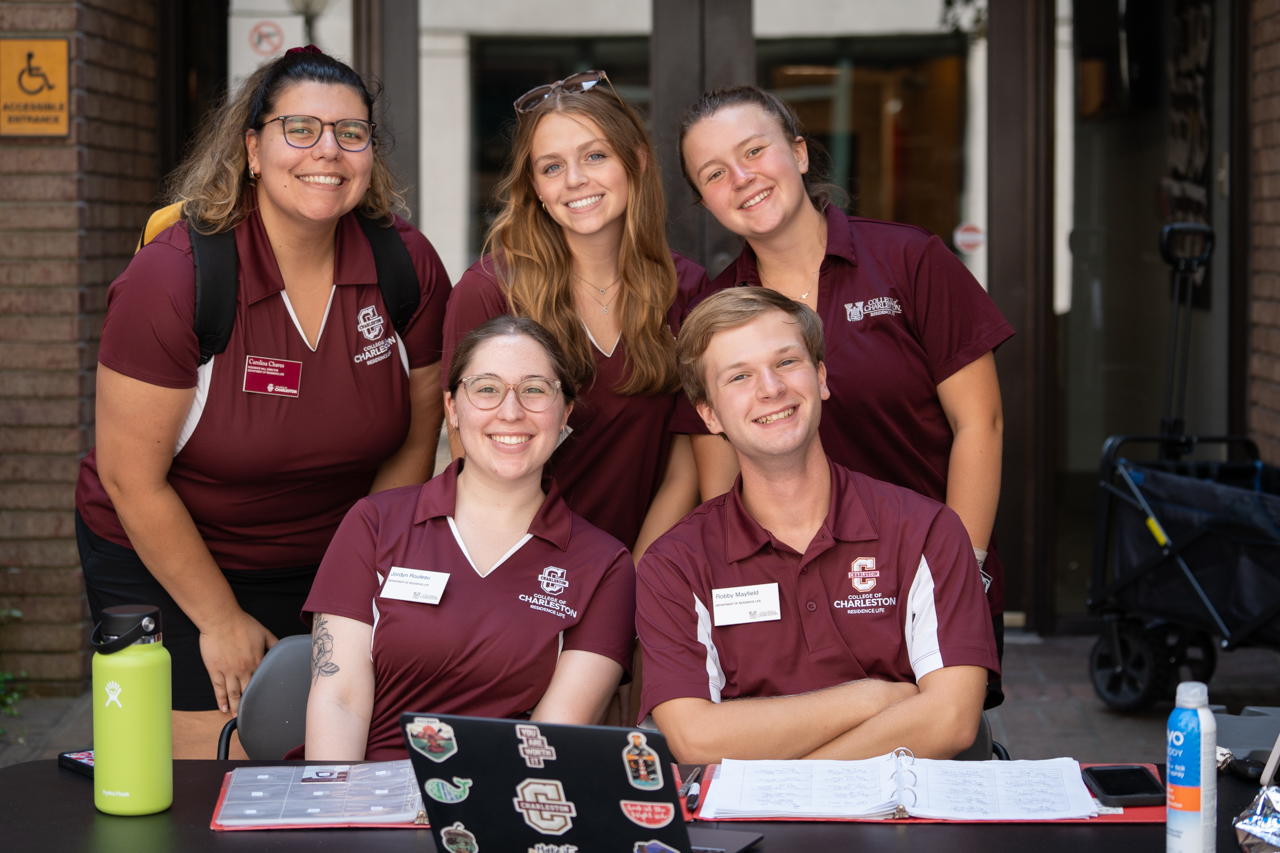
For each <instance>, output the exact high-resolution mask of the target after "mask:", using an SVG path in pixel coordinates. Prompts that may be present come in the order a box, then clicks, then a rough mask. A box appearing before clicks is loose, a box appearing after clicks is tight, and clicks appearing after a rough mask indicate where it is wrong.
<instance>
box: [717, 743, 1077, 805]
mask: <svg viewBox="0 0 1280 853" xmlns="http://www.w3.org/2000/svg"><path fill="white" fill-rule="evenodd" d="M1097 815H1098V809H1097V805H1096V803H1095V802H1094V799H1093V797H1092V796H1091V795H1090V793H1089V790H1088V789H1087V788H1086V787H1085V785H1084V781H1083V779H1081V777H1080V765H1079V764H1078V763H1077V762H1076V761H1074V760H1073V759H1070V758H1054V759H1050V760H1048V761H935V760H930V759H916V758H914V757H912V756H911V755H910V753H909V752H906V751H905V750H903V751H900V752H897V753H891V754H889V755H883V756H880V757H879V758H870V759H866V760H863V761H734V760H732V759H729V760H726V761H725V762H724V763H723V764H721V765H720V767H719V769H718V771H717V772H716V773H715V775H714V778H713V781H712V782H711V784H710V789H709V790H707V791H706V794H705V797H704V801H703V804H702V808H701V809H700V810H699V814H698V817H700V818H702V819H703V820H724V819H734V818H738V819H744V818H754V819H768V818H792V819H801V820H803V819H810V820H824V819H825V820H833V819H834V820H840V819H877V818H880V819H883V818H893V817H899V818H904V817H914V818H929V819H935V820H951V821H1056V820H1071V819H1081V818H1091V817H1096V816H1097Z"/></svg>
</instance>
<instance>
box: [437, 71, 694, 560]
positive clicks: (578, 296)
mask: <svg viewBox="0 0 1280 853" xmlns="http://www.w3.org/2000/svg"><path fill="white" fill-rule="evenodd" d="M515 109H516V116H517V121H518V124H517V126H516V131H515V139H514V145H513V150H512V154H511V159H510V161H509V162H508V164H507V168H506V171H505V173H504V174H503V177H502V180H501V182H500V183H499V184H498V190H497V197H498V200H499V202H500V204H501V209H500V211H499V213H498V215H497V218H496V219H495V220H494V222H493V225H492V226H491V227H490V229H489V234H488V237H487V239H486V242H485V249H486V252H488V254H485V256H484V257H483V258H481V260H480V261H478V262H477V263H476V264H474V265H473V266H472V267H471V268H470V269H469V270H467V271H466V272H465V273H463V275H462V278H461V279H459V281H458V284H457V286H456V287H455V288H454V290H453V294H452V295H451V296H450V297H449V310H448V313H447V315H446V317H445V346H444V366H445V367H444V370H445V373H446V374H447V373H448V369H449V360H450V358H451V353H452V351H453V348H454V346H456V344H457V342H458V341H459V340H460V339H461V338H462V337H463V336H464V335H465V334H466V333H467V332H469V331H470V330H471V329H474V328H475V327H477V326H479V325H480V324H481V323H483V322H484V321H485V320H487V319H489V318H490V317H496V316H499V315H501V314H515V315H517V316H521V317H528V318H530V319H532V320H535V321H536V322H538V323H539V324H541V325H542V326H543V327H545V328H546V329H547V331H549V332H550V333H551V335H552V336H553V337H554V338H555V339H556V341H557V342H558V343H559V345H560V347H561V349H563V350H564V352H565V356H566V358H567V359H568V363H569V368H570V371H571V373H572V375H573V377H574V381H575V382H576V383H577V384H578V385H580V386H581V387H582V393H581V397H580V399H579V401H578V405H577V406H575V407H574V410H573V413H572V415H571V416H570V418H569V422H568V427H567V429H566V430H565V431H564V434H563V437H562V439H561V443H560V446H559V447H558V448H557V450H556V452H555V454H554V455H553V456H552V457H551V460H550V462H548V464H547V470H548V472H549V473H550V474H551V475H552V476H553V477H555V480H556V483H557V485H558V486H559V488H560V493H561V494H562V495H563V496H564V499H565V501H566V503H568V505H569V507H570V509H572V510H573V511H574V512H576V513H578V514H579V515H581V516H583V517H584V518H586V520H587V521H589V522H591V523H592V524H594V525H595V526H597V527H599V528H601V529H602V530H604V531H606V532H607V533H609V534H611V535H612V536H614V537H615V538H617V539H618V540H619V541H621V542H622V543H623V544H624V545H626V546H627V547H628V548H630V549H632V552H633V553H634V554H635V555H636V556H637V557H639V555H640V554H642V553H643V552H644V549H645V548H646V547H647V546H648V544H649V543H650V542H652V541H653V540H654V539H656V538H657V537H658V536H659V535H661V534H662V533H664V532H666V530H667V529H668V528H669V527H671V525H672V524H674V523H675V522H677V521H679V520H680V519H681V518H682V517H683V516H684V515H685V513H687V512H689V511H690V510H691V509H693V508H694V506H695V505H696V504H697V479H696V474H695V471H694V464H693V454H692V451H691V450H690V446H689V441H688V439H687V438H686V437H684V436H675V437H674V439H673V436H672V434H671V433H670V432H669V431H668V429H667V426H668V423H669V421H670V419H671V414H672V412H673V410H674V409H675V404H676V393H677V392H678V391H679V388H680V382H679V378H678V377H677V374H676V362H675V338H674V333H675V332H677V331H679V321H680V317H681V316H683V309H684V306H685V304H686V303H687V301H688V299H689V297H690V296H691V295H692V294H693V293H694V292H696V291H697V290H698V289H699V288H701V287H702V286H703V285H704V283H705V281H706V273H705V271H704V270H703V269H702V267H700V266H698V265H697V264H695V263H693V262H692V261H690V260H688V259H687V258H684V257H682V256H681V255H678V254H676V253H675V252H672V251H671V250H670V248H669V247H668V246H667V240H666V224H665V216H666V207H665V202H664V201H663V193H662V182H661V178H660V175H659V171H658V163H657V157H656V155H655V154H654V150H653V145H652V144H651V143H650V141H649V135H648V133H647V132H646V131H645V128H644V123H643V122H642V121H641V120H640V117H639V116H637V115H636V113H635V111H634V110H632V109H631V108H630V107H629V106H627V105H626V104H625V103H624V102H623V101H622V99H621V98H620V97H619V96H618V94H617V92H616V91H614V89H613V86H612V84H611V83H609V80H608V77H607V76H606V75H605V73H604V72H603V71H586V72H582V73H579V74H574V75H572V76H570V77H568V78H566V79H564V80H560V81H557V82H555V83H551V84H548V85H544V86H539V87H537V88H536V89H533V90H531V91H529V92H527V93H525V94H524V95H522V96H521V97H520V98H519V99H518V100H517V101H516V103H515ZM450 445H451V447H452V449H453V453H454V456H455V457H457V456H458V455H460V454H461V452H462V449H461V447H460V446H459V445H458V444H457V441H456V438H455V437H454V436H453V434H452V433H451V434H450Z"/></svg>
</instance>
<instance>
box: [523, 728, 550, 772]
mask: <svg viewBox="0 0 1280 853" xmlns="http://www.w3.org/2000/svg"><path fill="white" fill-rule="evenodd" d="M516 737H518V738H520V757H521V758H523V759H524V766H525V767H532V768H537V769H541V768H543V767H546V764H545V762H547V761H555V760H556V748H555V747H554V746H548V745H547V739H546V738H545V737H543V736H542V732H540V731H538V727H537V726H529V725H518V726H516Z"/></svg>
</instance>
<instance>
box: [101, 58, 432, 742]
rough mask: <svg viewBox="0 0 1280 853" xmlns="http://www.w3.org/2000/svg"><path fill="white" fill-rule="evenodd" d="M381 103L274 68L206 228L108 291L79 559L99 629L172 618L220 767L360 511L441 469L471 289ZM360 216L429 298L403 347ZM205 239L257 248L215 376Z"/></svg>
mask: <svg viewBox="0 0 1280 853" xmlns="http://www.w3.org/2000/svg"><path fill="white" fill-rule="evenodd" d="M375 98H376V95H375V94H374V93H373V92H371V91H370V89H369V87H368V86H367V85H366V84H365V82H364V81H363V80H362V79H361V78H360V76H359V75H358V74H356V72H355V71H353V70H352V69H351V68H350V67H349V66H347V65H346V64H344V63H342V62H340V61H338V60H336V59H333V58H332V57H329V56H327V55H325V54H323V53H321V52H320V51H319V50H318V49H316V48H314V47H307V48H295V49H293V50H290V51H288V53H286V54H285V55H284V56H282V57H280V58H278V59H276V60H274V61H272V62H269V63H267V64H266V65H264V66H263V67H261V68H259V69H258V70H257V71H256V72H255V73H254V74H253V75H252V76H250V77H249V78H248V79H247V80H246V81H245V83H244V85H243V86H242V87H241V89H240V90H239V92H238V93H237V94H235V95H234V96H233V97H231V98H230V99H229V100H228V101H227V103H226V104H225V105H224V106H222V107H221V109H219V110H218V111H217V112H216V113H215V114H214V115H212V116H211V117H210V119H209V120H208V121H207V122H206V124H205V126H204V128H203V130H202V131H201V134H200V136H199V138H198V139H197V140H196V144H195V147H194V150H193V151H192V152H191V154H190V156H189V157H188V158H187V160H186V161H185V162H184V163H183V165H182V166H181V167H179V169H178V171H177V173H176V174H175V175H174V176H173V178H172V181H171V186H172V195H173V198H172V200H173V201H175V202H181V203H182V204H183V212H184V219H183V220H182V221H180V222H178V223H177V224H175V225H173V226H172V227H170V228H168V229H167V230H165V231H163V232H162V233H160V234H159V235H158V236H156V237H155V238H154V239H152V240H151V241H150V242H149V243H147V245H146V246H144V247H143V248H142V249H141V250H140V251H139V252H138V254H137V255H136V256H135V257H134V259H133V261H132V262H131V263H130V264H129V267H128V268H127V269H126V270H125V271H124V272H123V273H122V274H121V275H120V277H119V278H117V279H116V281H115V282H114V283H113V284H112V285H111V288H110V290H109V291H108V296H107V315H106V320H105V323H104V325H103V331H102V345H101V349H100V351H99V355H98V362H99V364H98V374H97V446H96V447H95V448H94V449H93V450H91V451H90V452H89V454H88V455H87V456H86V457H85V459H84V462H83V464H82V465H81V468H80V477H79V482H78V483H77V486H76V510H77V515H76V533H77V541H78V545H79V548H80V555H81V562H82V565H83V568H84V577H85V586H86V588H87V591H88V598H89V605H90V608H91V610H92V611H93V615H94V619H95V621H97V620H98V619H99V615H100V613H101V611H102V609H103V608H104V607H107V606H111V605H116V604H129V603H147V604H155V605H159V606H160V609H161V617H162V630H163V632H164V643H165V646H166V647H167V648H168V649H169V652H170V654H171V655H172V657H173V735H174V756H175V757H179V758H211V757H213V755H214V752H215V748H216V743H217V738H218V732H219V731H220V729H221V728H222V726H223V724H224V723H225V722H226V721H227V720H228V719H230V717H231V716H232V715H234V714H235V713H236V711H237V706H238V704H239V698H240V695H241V693H242V692H243V691H244V689H245V686H246V685H247V684H248V682H249V678H250V676H252V675H253V672H254V670H255V669H256V668H257V666H258V664H259V663H260V662H261V660H262V656H263V654H264V653H265V652H266V650H267V649H269V648H270V647H271V646H272V644H274V643H275V642H276V639H277V638H278V637H282V636H284V635H286V634H297V633H303V632H305V631H306V627H307V626H306V625H305V624H304V623H303V622H302V621H301V620H300V619H299V618H298V614H299V612H300V611H301V609H302V605H303V603H304V602H305V601H306V597H307V594H308V591H309V590H310V587H311V582H312V579H313V578H314V576H315V572H316V568H317V566H318V564H319V563H320V560H321V558H322V557H323V556H324V553H325V549H326V547H327V546H328V544H329V540H330V539H331V538H332V536H333V534H334V531H335V530H336V529H337V527H338V524H339V523H340V522H341V521H342V518H343V516H344V515H345V514H346V512H347V510H349V509H350V508H351V506H352V505H353V504H354V503H355V502H356V501H357V500H358V499H359V498H360V497H361V496H363V495H366V494H369V493H370V492H376V491H380V490H383V489H387V488H391V487H393V486H400V485H407V484H413V483H421V482H423V481H425V480H426V479H427V478H428V477H429V476H430V475H431V472H432V466H433V461H434V455H435V445H436V436H437V434H438V430H439V427H440V421H441V417H442V408H441V406H442V403H441V399H440V394H439V391H438V383H439V372H440V349H441V324H442V321H443V317H444V307H445V303H446V301H447V298H448V292H449V282H448V279H447V277H446V275H445V271H444V268H443V266H442V265H441V263H440V260H439V258H438V257H437V256H436V253H435V251H434V250H433V249H432V248H431V245H430V244H429V243H428V242H427V241H426V239H425V238H424V237H423V236H422V235H421V234H420V233H419V232H418V231H417V230H416V229H414V228H413V227H412V226H411V225H409V224H408V223H407V222H405V221H404V220H403V219H401V218H400V217H399V216H396V215H395V210H396V209H397V208H399V207H401V206H402V203H403V200H402V198H401V197H400V195H399V194H398V193H397V192H396V190H395V188H394V187H393V185H392V180H391V175H390V173H389V171H388V169H387V166H386V164H385V162H384V161H383V159H382V156H381V154H380V152H379V137H378V135H377V132H376V125H375V124H374V123H373V104H374V101H375ZM357 213H358V214H359V215H361V216H363V217H364V218H365V220H366V222H365V223H364V225H365V226H366V227H382V228H386V229H394V232H393V233H394V234H395V235H398V239H399V240H401V241H403V244H404V247H405V249H407V253H408V258H409V260H410V261H411V264H412V269H413V272H414V274H415V275H416V279H417V281H416V290H417V295H418V297H419V298H418V300H417V301H418V306H417V309H416V311H414V312H413V313H412V315H411V316H410V317H409V319H408V321H407V324H404V325H403V329H402V333H398V332H397V331H396V330H395V328H393V325H392V317H393V316H398V315H397V314H394V313H393V312H392V311H391V310H389V308H398V307H399V306H387V305H385V304H384V303H383V299H382V293H381V290H380V288H379V283H378V273H377V269H376V265H375V255H374V251H373V249H372V247H371V245H370V242H369V238H367V237H366V236H365V231H364V230H363V229H362V225H361V223H360V221H358V220H357ZM370 222H372V223H373V225H372V226H370ZM192 229H197V230H199V231H200V233H202V234H224V233H228V232H230V233H231V234H233V235H234V247H235V255H236V258H235V259H236V261H237V265H238V270H239V273H238V281H237V285H236V287H237V290H236V305H235V315H234V324H233V325H232V327H231V330H230V339H229V340H228V341H227V343H226V347H225V349H224V350H223V351H221V352H219V353H218V354H216V355H214V356H213V357H212V358H211V359H209V360H207V361H205V362H203V363H201V352H200V347H201V344H202V343H203V342H202V341H200V340H198V339H197V335H196V332H195V329H194V327H193V322H194V317H195V309H196V304H195V303H196V293H195V281H196V276H195V264H194V260H193V250H192V238H191V236H190V234H191V230H192ZM373 233H375V236H376V232H373ZM406 266H407V265H406ZM403 278H406V279H407V278H408V276H407V274H406V275H404V276H403ZM207 286H209V285H208V283H207V282H204V283H202V284H201V287H207ZM409 286H411V285H409ZM410 292H411V293H412V292H413V291H412V290H411V291H410Z"/></svg>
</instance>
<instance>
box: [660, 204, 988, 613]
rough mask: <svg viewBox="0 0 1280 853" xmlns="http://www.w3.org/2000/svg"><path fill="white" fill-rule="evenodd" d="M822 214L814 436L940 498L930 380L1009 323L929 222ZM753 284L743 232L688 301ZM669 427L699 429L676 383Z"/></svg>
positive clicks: (945, 453)
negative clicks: (822, 357) (819, 374)
mask: <svg viewBox="0 0 1280 853" xmlns="http://www.w3.org/2000/svg"><path fill="white" fill-rule="evenodd" d="M826 216H827V255H826V258H825V259H824V260H823V262H822V267H821V271H820V273H819V278H818V280H819V283H820V286H819V288H818V306H817V312H818V316H819V317H821V318H822V326H823V332H824V337H825V341H826V364H827V386H828V387H829V388H830V389H831V399H829V400H825V401H823V403H822V421H821V425H820V428H819V432H820V434H821V435H822V447H823V449H824V450H826V452H827V453H828V454H829V455H830V456H831V458H832V459H834V460H835V461H836V462H838V463H840V464H841V465H843V466H845V467H846V468H851V469H853V470H854V471H858V472H859V473H862V474H866V475H867V476H869V477H874V478H875V479H877V480H884V481H885V482H887V483H893V484H895V485H898V486H905V487H907V488H908V489H914V490H915V491H917V492H919V493H920V494H922V495H927V496H928V497H931V498H933V499H934V500H937V501H945V500H946V498H947V466H948V464H949V462H950V459H951V442H952V439H953V435H952V432H951V425H950V423H948V421H947V416H946V413H945V412H944V411H943V410H942V403H941V401H939V399H938V384H939V383H941V382H942V381H943V380H944V379H946V378H948V377H949V376H951V375H952V374H954V373H956V372H957V371H958V370H960V368H962V367H964V366H965V365H967V364H970V363H971V362H973V361H975V360H976V359H978V358H980V357H981V356H983V355H985V354H986V353H987V352H989V351H991V350H993V349H995V348H996V347H998V346H999V345H1000V344H1002V343H1004V342H1005V341H1006V340H1008V339H1009V338H1010V337H1012V336H1013V327H1012V326H1010V325H1009V324H1008V323H1007V322H1006V321H1005V319H1004V316H1003V315H1002V314H1001V313H1000V309H998V308H997V307H996V305H995V303H994V302H993V301H992V300H991V297H990V296H988V295H987V293H986V291H985V290H983V289H982V286H981V285H980V284H978V282H977V280H976V279H974V277H973V275H972V274H970V272H969V270H968V269H966V268H965V266H964V264H962V263H960V261H959V260H958V259H957V258H956V256H955V255H953V254H952V253H951V252H950V251H949V250H948V249H947V247H946V246H945V245H944V244H943V242H942V241H941V240H939V239H938V238H937V237H935V236H934V235H932V234H930V233H929V232H928V231H925V230H924V229H922V228H917V227H915V226H913V225H903V224H900V223H897V222H879V221H876V220H874V219H862V218H860V217H856V216H848V215H847V214H845V213H844V211H842V210H840V209H839V208H838V207H836V206H835V205H828V206H827V212H826ZM759 284H760V273H759V271H758V270H757V269H756V256H755V252H754V251H752V249H751V246H750V245H749V244H748V245H747V246H746V247H744V248H743V250H742V254H740V255H739V256H738V259H737V260H736V261H734V262H733V263H732V264H730V265H729V267H728V268H727V269H725V271H724V272H722V273H721V274H720V275H719V276H717V277H716V280H715V281H714V282H712V283H711V285H710V286H709V287H708V288H707V290H705V291H703V292H702V293H700V294H698V296H697V297H695V298H694V299H693V300H692V301H691V302H690V303H689V310H690V311H691V310H693V308H694V307H696V306H697V305H698V304H699V303H700V302H701V301H702V300H704V299H705V298H707V296H710V295H711V294H712V293H714V292H716V291H718V290H723V289H724V288H727V287H735V286H750V285H759ZM686 316H687V312H686ZM671 429H672V431H674V432H685V433H694V434H705V433H706V432H707V428H706V425H705V424H704V423H703V422H702V418H700V417H699V416H698V413H697V411H696V410H695V409H694V408H693V406H692V405H691V404H690V403H689V401H688V400H687V399H685V398H684V397H683V395H682V398H681V401H680V403H679V404H678V405H677V408H676V413H675V415H674V416H673V417H672V419H671ZM989 552H990V553H989V554H988V556H987V562H986V565H985V569H986V571H987V573H988V574H989V575H991V577H992V579H993V580H992V584H991V588H990V590H989V591H988V593H987V598H988V601H989V602H990V605H991V612H992V613H993V614H999V613H1003V612H1004V570H1003V568H1002V566H1001V564H1000V558H999V556H998V555H997V554H996V549H995V547H994V542H993V543H992V546H991V547H990V548H989Z"/></svg>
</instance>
